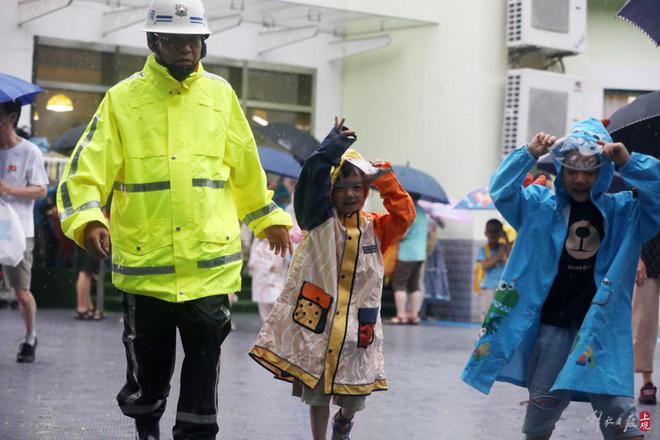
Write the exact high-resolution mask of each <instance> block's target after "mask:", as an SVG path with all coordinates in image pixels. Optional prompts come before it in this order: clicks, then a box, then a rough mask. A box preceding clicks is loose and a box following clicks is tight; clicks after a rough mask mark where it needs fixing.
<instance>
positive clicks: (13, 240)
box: [0, 200, 25, 266]
mask: <svg viewBox="0 0 660 440" xmlns="http://www.w3.org/2000/svg"><path fill="white" fill-rule="evenodd" d="M24 252H25V234H24V233H23V227H22V226H21V222H20V220H19V219H18V215H16V211H14V209H13V208H12V207H11V206H9V204H8V203H6V202H4V201H3V200H0V264H2V265H4V266H17V265H18V263H20V262H21V260H22V259H23V253H24Z"/></svg>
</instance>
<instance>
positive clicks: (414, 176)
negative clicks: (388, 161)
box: [392, 165, 449, 203]
mask: <svg viewBox="0 0 660 440" xmlns="http://www.w3.org/2000/svg"><path fill="white" fill-rule="evenodd" d="M392 169H393V170H394V173H395V174H396V177H397V179H399V182H401V186H403V189H405V190H406V191H408V192H409V193H416V194H419V196H420V198H421V199H423V200H428V201H429V202H437V203H449V198H448V197H447V194H445V190H444V189H442V187H441V186H440V184H439V183H438V181H437V180H435V179H434V178H433V177H431V176H430V175H428V174H426V173H425V172H423V171H420V170H417V169H415V168H411V167H409V166H405V167H404V166H401V165H394V166H393V167H392Z"/></svg>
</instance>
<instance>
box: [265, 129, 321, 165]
mask: <svg viewBox="0 0 660 440" xmlns="http://www.w3.org/2000/svg"><path fill="white" fill-rule="evenodd" d="M252 131H253V133H254V137H255V139H256V141H257V144H259V145H266V146H269V147H275V148H276V149H284V150H286V151H288V152H289V153H291V154H292V155H293V157H295V158H296V160H297V161H298V162H300V163H303V162H304V161H305V160H306V159H307V158H308V157H309V156H311V154H312V153H313V152H314V151H316V149H317V148H318V147H319V146H320V145H321V143H320V142H319V141H317V140H316V138H314V136H312V135H311V134H309V133H307V132H306V131H302V130H299V129H297V128H296V127H295V126H293V125H291V124H285V123H281V122H274V123H270V124H268V125H254V126H253V127H252Z"/></svg>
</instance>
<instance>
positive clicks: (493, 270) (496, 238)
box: [474, 218, 510, 321]
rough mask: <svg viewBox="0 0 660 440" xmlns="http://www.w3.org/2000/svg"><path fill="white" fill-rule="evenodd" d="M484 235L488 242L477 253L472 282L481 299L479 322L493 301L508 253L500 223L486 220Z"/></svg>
mask: <svg viewBox="0 0 660 440" xmlns="http://www.w3.org/2000/svg"><path fill="white" fill-rule="evenodd" d="M484 234H485V235H486V239H487V240H488V241H487V242H486V244H485V245H483V246H480V247H479V250H478V251H477V258H476V267H475V280H474V281H475V286H474V287H475V288H476V289H474V290H475V293H478V294H479V295H480V298H481V300H480V305H481V321H483V320H484V318H485V317H486V311H487V310H488V308H489V307H490V303H491V302H492V301H493V295H494V293H495V289H496V288H497V283H498V282H499V281H500V278H501V277H502V272H504V266H505V265H506V262H507V259H508V258H509V252H510V247H509V245H508V240H507V235H506V233H505V232H504V227H503V225H502V222H501V221H499V220H497V219H495V218H492V219H490V220H488V221H487V222H486V230H485V231H484Z"/></svg>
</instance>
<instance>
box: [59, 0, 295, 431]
mask: <svg viewBox="0 0 660 440" xmlns="http://www.w3.org/2000/svg"><path fill="white" fill-rule="evenodd" d="M146 12H147V13H146V16H147V17H146V21H145V26H144V28H143V31H145V32H146V37H147V38H146V39H147V45H148V46H149V49H150V50H151V51H152V53H151V54H150V55H149V56H148V57H147V60H146V63H145V65H144V68H143V69H142V71H141V72H139V73H136V74H134V75H133V76H131V77H130V78H128V79H126V80H125V81H122V82H120V83H119V84H117V85H115V86H114V87H112V88H111V89H110V90H109V91H108V92H107V93H106V95H105V97H104V99H103V101H102V102H101V104H100V105H99V108H98V110H97V111H96V113H95V115H94V117H93V118H92V120H91V122H90V123H89V125H88V127H87V130H86V131H85V133H84V134H83V136H82V138H81V139H80V141H79V143H78V145H77V146H76V148H75V150H74V152H73V155H72V156H71V158H70V160H69V162H68V164H67V167H66V168H65V171H64V174H63V176H62V179H61V181H60V184H59V188H58V193H57V205H58V211H59V214H60V218H61V220H62V229H63V231H64V232H65V234H66V235H67V236H68V237H70V238H71V239H73V240H74V241H75V242H76V243H77V244H78V245H79V246H81V247H84V248H85V249H86V250H87V251H88V252H89V253H90V254H92V255H94V256H97V257H99V258H101V259H105V258H106V257H107V256H108V254H109V251H110V239H111V238H112V282H113V284H114V285H115V286H116V287H117V288H118V290H119V291H120V292H121V296H122V307H123V311H124V334H123V342H124V345H125V349H126V361H127V365H126V382H125V384H124V386H123V387H122V388H121V390H120V391H119V393H118V395H117V402H118V404H119V408H120V409H121V411H122V412H123V413H124V415H126V416H127V417H131V418H133V419H134V420H135V427H136V430H137V436H138V438H139V439H157V438H159V437H160V428H159V420H160V418H161V416H162V414H163V412H164V410H165V404H166V401H167V397H168V394H169V390H170V380H171V376H172V373H173V371H174V361H175V355H176V340H177V337H176V336H177V331H178V333H179V335H180V337H181V344H182V346H183V349H184V352H185V357H184V360H183V365H182V368H181V380H180V385H181V387H180V389H181V391H180V394H179V400H178V405H177V411H176V422H175V425H174V427H173V429H172V431H173V437H174V439H175V440H179V439H190V438H195V439H213V438H215V437H216V434H217V433H218V431H219V427H218V423H217V417H218V380H219V374H220V350H221V345H222V343H223V341H224V339H225V338H226V336H227V335H228V333H229V330H230V325H231V324H230V312H229V308H228V306H229V302H228V300H227V297H228V295H229V294H232V293H234V292H237V291H239V290H240V288H241V266H242V259H241V241H240V238H239V224H240V222H241V221H242V222H243V223H245V224H247V225H248V226H249V227H250V229H251V230H252V231H253V232H254V233H255V234H256V235H257V236H258V237H262V238H266V239H267V240H268V242H269V244H270V247H271V249H272V250H273V251H275V252H276V253H278V254H280V255H282V257H284V256H285V255H286V253H287V252H289V249H290V243H289V236H288V232H287V231H288V228H289V227H290V226H291V217H290V216H289V215H288V214H286V213H285V212H284V211H283V210H281V209H280V208H278V207H277V206H276V205H275V204H274V203H273V202H272V200H271V199H272V192H270V191H268V190H267V189H266V176H265V173H264V171H263V169H262V167H261V165H260V162H259V157H258V153H257V147H256V144H255V142H254V137H253V136H252V132H251V131H250V127H249V124H248V122H247V120H246V118H245V115H244V114H243V111H242V109H241V106H240V103H239V101H238V98H237V97H236V93H235V92H234V90H233V89H232V88H231V86H230V85H229V83H228V82H227V81H225V80H224V79H223V78H221V77H219V76H216V75H213V74H210V73H208V72H206V71H205V70H204V68H203V65H202V63H201V61H200V60H201V58H203V57H204V55H205V53H206V40H207V37H208V36H209V34H210V32H211V31H210V29H209V27H208V23H207V16H206V13H205V10H204V5H203V3H202V1H201V0H152V2H151V5H150V6H149V9H148V10H147V11H146ZM113 190H114V192H113V199H112V207H111V216H110V218H111V221H110V222H109V224H108V221H107V220H106V218H105V217H104V216H103V213H102V211H101V207H102V206H103V205H105V204H106V201H107V199H108V196H109V194H110V192H111V191H113ZM108 227H109V229H108Z"/></svg>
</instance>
